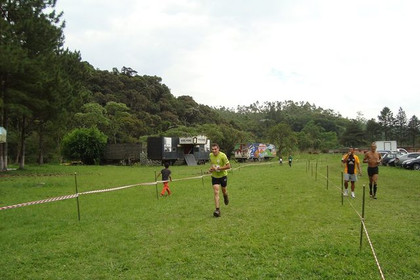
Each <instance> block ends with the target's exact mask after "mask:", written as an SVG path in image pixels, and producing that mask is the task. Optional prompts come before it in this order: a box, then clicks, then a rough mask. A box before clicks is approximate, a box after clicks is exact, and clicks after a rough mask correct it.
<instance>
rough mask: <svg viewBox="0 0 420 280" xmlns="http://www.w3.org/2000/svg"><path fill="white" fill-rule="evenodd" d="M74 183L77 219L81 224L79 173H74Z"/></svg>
mask: <svg viewBox="0 0 420 280" xmlns="http://www.w3.org/2000/svg"><path fill="white" fill-rule="evenodd" d="M74 183H75V185H76V203H77V218H78V219H79V222H80V205H79V190H78V188H77V173H76V172H74Z"/></svg>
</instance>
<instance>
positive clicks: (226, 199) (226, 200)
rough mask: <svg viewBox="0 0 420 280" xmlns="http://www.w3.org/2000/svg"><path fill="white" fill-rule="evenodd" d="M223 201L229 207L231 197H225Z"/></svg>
mask: <svg viewBox="0 0 420 280" xmlns="http://www.w3.org/2000/svg"><path fill="white" fill-rule="evenodd" d="M223 199H224V201H225V205H228V204H229V197H228V195H224V196H223Z"/></svg>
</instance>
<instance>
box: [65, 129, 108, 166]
mask: <svg viewBox="0 0 420 280" xmlns="http://www.w3.org/2000/svg"><path fill="white" fill-rule="evenodd" d="M107 140H108V137H107V136H106V135H105V134H103V133H102V132H100V131H99V129H97V128H96V127H94V128H78V129H75V130H73V131H72V132H70V133H69V134H67V135H66V136H65V137H64V139H63V141H62V154H63V157H64V158H65V159H67V160H76V161H77V160H80V161H82V162H83V163H84V164H89V165H92V164H95V163H98V162H99V161H100V159H101V157H102V155H103V153H104V151H105V146H106V143H107Z"/></svg>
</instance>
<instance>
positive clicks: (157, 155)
mask: <svg viewBox="0 0 420 280" xmlns="http://www.w3.org/2000/svg"><path fill="white" fill-rule="evenodd" d="M209 154H210V139H208V138H207V137H206V136H203V135H198V136H193V137H148V138H147V158H148V159H150V160H157V161H161V162H162V164H163V163H164V162H169V163H170V164H172V165H173V164H175V163H176V162H181V163H186V164H187V165H197V164H204V163H206V162H207V161H208V160H209Z"/></svg>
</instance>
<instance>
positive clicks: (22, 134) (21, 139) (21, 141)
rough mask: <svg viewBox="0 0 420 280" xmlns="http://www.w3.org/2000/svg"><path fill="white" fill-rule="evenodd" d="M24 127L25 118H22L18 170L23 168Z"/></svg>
mask: <svg viewBox="0 0 420 280" xmlns="http://www.w3.org/2000/svg"><path fill="white" fill-rule="evenodd" d="M25 126H26V117H25V116H24V117H23V118H22V128H21V135H20V145H19V146H20V149H19V150H20V156H19V169H24V168H25V138H26V137H25V134H26V131H25Z"/></svg>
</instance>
